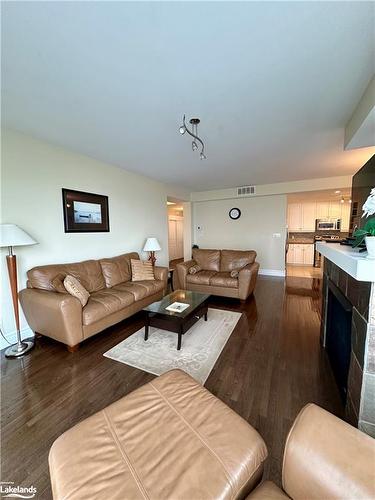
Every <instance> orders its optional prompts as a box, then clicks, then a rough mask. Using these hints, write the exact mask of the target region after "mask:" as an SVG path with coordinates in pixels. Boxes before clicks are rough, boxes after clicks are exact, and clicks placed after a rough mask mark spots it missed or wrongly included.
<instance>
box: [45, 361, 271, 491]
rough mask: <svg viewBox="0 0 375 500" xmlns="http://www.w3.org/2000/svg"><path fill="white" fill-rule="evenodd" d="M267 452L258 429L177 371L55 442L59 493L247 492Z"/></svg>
mask: <svg viewBox="0 0 375 500" xmlns="http://www.w3.org/2000/svg"><path fill="white" fill-rule="evenodd" d="M266 456H267V450H266V446H265V444H264V441H263V440H262V438H261V437H260V436H259V434H258V433H257V431H256V430H255V429H253V428H252V427H251V426H250V425H249V424H248V423H247V422H246V421H245V420H243V419H242V418H241V417H240V416H239V415H237V414H236V413H234V412H233V411H232V410H231V409H230V408H228V407H227V406H226V405H225V404H224V403H222V402H221V401H220V400H219V399H217V398H216V397H215V396H213V395H212V394H211V393H209V392H208V391H207V390H206V389H204V388H203V387H202V386H201V385H199V384H198V383H197V382H196V381H195V380H194V379H192V378H191V377H190V376H189V375H187V374H186V373H184V372H182V371H180V370H173V371H170V372H168V373H166V374H164V375H162V376H160V377H158V378H156V379H154V380H153V381H152V382H150V383H148V384H146V385H144V386H143V387H141V388H140V389H138V390H136V391H134V392H132V393H130V394H128V395H127V396H125V397H124V398H122V399H120V400H118V401H117V402H116V403H113V404H112V405H110V406H108V407H107V408H105V409H104V410H102V411H101V412H99V413H96V414H95V415H93V416H91V417H89V418H88V419H86V420H84V421H83V422H81V423H79V424H78V425H76V426H75V427H73V428H72V429H70V430H69V431H67V432H66V433H65V434H63V435H62V436H60V437H59V438H58V439H57V440H56V441H55V443H54V444H53V446H52V448H51V451H50V455H49V467H50V473H51V481H52V491H53V498H54V500H62V499H64V500H95V499H97V500H102V499H111V500H116V499H117V500H128V499H129V500H130V499H131V500H136V499H142V500H143V499H145V498H148V499H150V500H177V499H186V500H198V499H202V500H203V499H204V500H206V499H218V498H220V499H223V500H225V499H237V498H243V497H244V496H246V494H247V493H248V492H249V491H250V490H251V489H253V488H254V486H255V485H256V484H257V483H258V482H259V480H260V478H261V475H262V472H263V462H264V460H265V458H266Z"/></svg>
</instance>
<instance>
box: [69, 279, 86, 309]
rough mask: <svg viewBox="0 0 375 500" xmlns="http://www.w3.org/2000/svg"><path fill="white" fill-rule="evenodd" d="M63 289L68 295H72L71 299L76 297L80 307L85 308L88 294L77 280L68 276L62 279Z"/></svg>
mask: <svg viewBox="0 0 375 500" xmlns="http://www.w3.org/2000/svg"><path fill="white" fill-rule="evenodd" d="M64 287H65V288H66V291H67V292H68V293H70V295H73V297H76V298H77V299H78V300H79V301H80V302H81V304H82V307H85V305H86V304H87V301H88V300H89V297H90V294H89V292H88V291H87V290H86V288H85V287H84V286H83V285H81V283H80V282H79V281H78V280H77V278H75V277H74V276H71V275H70V274H68V276H67V277H66V278H65V279H64Z"/></svg>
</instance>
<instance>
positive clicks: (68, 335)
mask: <svg viewBox="0 0 375 500" xmlns="http://www.w3.org/2000/svg"><path fill="white" fill-rule="evenodd" d="M19 298H20V302H21V305H22V308H23V310H24V312H25V315H26V318H27V322H28V323H29V325H30V328H31V329H32V330H33V331H34V332H38V333H41V334H42V335H46V336H47V337H51V338H53V339H55V340H58V341H59V342H63V343H64V344H67V345H72V346H73V345H76V344H79V343H80V342H81V341H82V340H83V333H82V306H81V303H80V301H79V300H78V299H76V298H75V297H72V296H71V295H69V294H65V293H58V292H47V291H46V290H36V289H35V290H34V289H31V290H30V289H28V288H25V289H24V290H21V292H20V293H19Z"/></svg>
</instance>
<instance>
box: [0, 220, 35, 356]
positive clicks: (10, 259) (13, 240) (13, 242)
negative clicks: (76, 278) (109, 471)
mask: <svg viewBox="0 0 375 500" xmlns="http://www.w3.org/2000/svg"><path fill="white" fill-rule="evenodd" d="M35 243H36V241H34V240H33V239H32V238H31V236H29V235H28V234H27V233H25V231H23V230H22V229H21V228H19V227H18V226H16V225H15V224H1V225H0V247H8V255H7V266H8V274H9V283H10V289H11V292H12V301H13V310H14V319H15V321H16V330H17V343H16V344H14V345H11V346H10V347H8V349H7V350H6V351H5V356H6V357H7V358H18V357H19V356H23V355H24V354H26V353H27V352H28V351H30V349H32V348H33V347H34V342H33V341H32V340H21V332H20V317H19V307H18V288H17V260H16V256H15V255H14V254H13V247H16V246H25V245H34V244H35Z"/></svg>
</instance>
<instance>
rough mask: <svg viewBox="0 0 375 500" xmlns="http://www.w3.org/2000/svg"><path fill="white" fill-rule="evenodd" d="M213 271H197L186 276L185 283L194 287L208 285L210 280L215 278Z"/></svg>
mask: <svg viewBox="0 0 375 500" xmlns="http://www.w3.org/2000/svg"><path fill="white" fill-rule="evenodd" d="M215 274H216V272H215V271H199V273H195V274H188V275H187V276H186V282H187V283H194V285H209V284H210V278H211V277H212V276H215Z"/></svg>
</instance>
